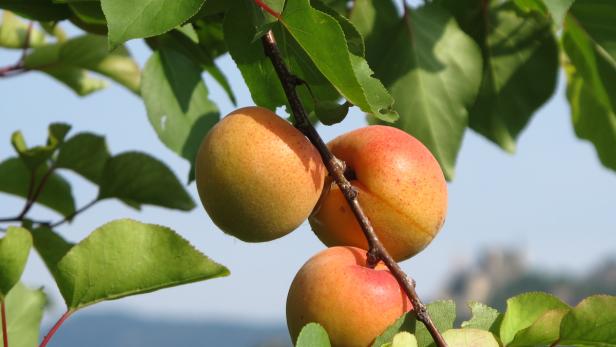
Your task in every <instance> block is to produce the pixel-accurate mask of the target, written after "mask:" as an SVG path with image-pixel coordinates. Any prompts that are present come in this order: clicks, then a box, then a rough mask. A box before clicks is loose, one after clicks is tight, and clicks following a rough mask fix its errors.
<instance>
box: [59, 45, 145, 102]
mask: <svg viewBox="0 0 616 347" xmlns="http://www.w3.org/2000/svg"><path fill="white" fill-rule="evenodd" d="M59 58H60V61H62V62H66V63H67V64H70V65H71V66H77V67H80V68H83V69H86V70H90V71H93V72H97V73H99V74H101V75H104V76H106V77H109V78H111V79H112V80H114V81H116V82H117V83H119V84H121V85H123V86H125V87H126V88H128V89H129V90H131V91H133V92H135V93H139V83H140V79H141V71H140V70H139V66H138V65H137V62H136V61H135V60H134V59H133V58H132V57H131V56H130V53H129V52H128V50H127V49H126V47H124V46H118V47H117V48H115V49H114V50H112V51H109V50H108V49H107V42H106V39H105V37H104V36H99V35H83V36H78V37H75V38H72V39H70V40H68V41H67V42H66V43H64V44H63V46H62V49H61V52H60V57H59Z"/></svg>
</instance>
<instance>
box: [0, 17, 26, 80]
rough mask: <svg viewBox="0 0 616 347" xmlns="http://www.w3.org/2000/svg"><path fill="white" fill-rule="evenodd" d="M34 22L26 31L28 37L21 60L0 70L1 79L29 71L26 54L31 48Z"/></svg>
mask: <svg viewBox="0 0 616 347" xmlns="http://www.w3.org/2000/svg"><path fill="white" fill-rule="evenodd" d="M33 25H34V22H30V24H29V25H28V30H27V31H26V37H25V38H24V46H23V47H22V50H21V56H20V58H19V60H18V61H17V62H16V63H15V64H12V65H9V66H5V67H2V68H0V77H10V76H15V75H19V74H21V73H24V72H26V71H28V68H26V67H25V65H24V61H25V60H26V54H27V53H28V48H30V37H31V36H32V26H33Z"/></svg>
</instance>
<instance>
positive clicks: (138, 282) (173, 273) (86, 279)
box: [52, 219, 229, 311]
mask: <svg viewBox="0 0 616 347" xmlns="http://www.w3.org/2000/svg"><path fill="white" fill-rule="evenodd" d="M52 274H54V277H55V279H56V282H57V283H58V286H59V288H60V293H61V294H62V296H63V297H64V300H65V301H66V305H67V306H68V308H69V310H71V311H74V310H77V309H80V308H83V307H86V306H89V305H92V304H95V303H97V302H100V301H103V300H115V299H120V298H123V297H126V296H129V295H137V294H143V293H148V292H152V291H155V290H159V289H163V288H167V287H172V286H177V285H181V284H186V283H192V282H197V281H203V280H207V279H211V278H215V277H221V276H226V275H228V274H229V270H227V269H226V268H225V267H224V266H222V265H219V264H217V263H215V262H213V261H212V260H210V259H209V258H208V257H206V256H205V255H203V254H202V253H201V252H199V251H198V250H196V249H195V248H194V247H193V246H192V245H190V243H188V241H186V240H185V239H183V238H182V237H180V236H179V235H178V234H176V233H175V232H174V231H173V230H171V229H169V228H166V227H163V226H159V225H153V224H143V223H139V222H136V221H133V220H128V219H123V220H116V221H113V222H110V223H107V224H105V225H103V226H102V227H100V228H98V229H96V230H95V231H93V232H92V233H91V234H90V235H89V236H88V237H87V238H85V239H84V240H82V241H81V242H79V243H78V244H76V245H75V246H73V247H72V248H71V249H70V250H69V251H68V252H66V254H65V255H64V256H63V257H62V258H61V259H60V260H59V261H58V262H57V263H56V266H55V271H52ZM92 278H96V281H92V280H91V279H92Z"/></svg>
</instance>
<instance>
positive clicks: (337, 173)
mask: <svg viewBox="0 0 616 347" xmlns="http://www.w3.org/2000/svg"><path fill="white" fill-rule="evenodd" d="M255 1H257V0H255ZM261 41H262V43H263V48H264V50H265V54H266V55H267V56H268V57H269V58H270V60H271V62H272V65H273V66H274V69H275V70H276V73H277V75H278V78H279V79H280V82H281V83H282V87H283V89H284V92H285V94H286V96H287V99H288V101H289V105H290V107H291V110H292V111H293V116H294V119H295V127H296V128H297V129H298V130H300V131H301V132H302V133H303V134H304V135H306V137H307V138H308V139H309V140H310V142H312V144H313V145H314V146H315V147H316V148H317V150H318V151H319V154H320V155H321V158H322V159H323V163H324V164H325V166H326V167H327V171H328V172H329V174H330V176H332V177H333V179H334V181H335V182H336V184H337V185H338V186H339V187H340V190H341V191H342V193H343V195H344V197H345V198H346V200H347V202H348V204H349V206H350V208H351V210H352V211H353V214H354V215H355V217H356V219H357V221H358V222H359V225H360V226H361V229H362V231H363V232H364V235H365V236H366V239H367V241H368V247H369V248H368V252H367V258H368V266H371V267H374V266H376V264H377V263H378V262H379V260H380V261H383V263H384V264H385V265H386V266H387V268H389V270H390V271H391V273H392V274H393V275H394V276H395V277H396V279H397V280H398V283H400V285H401V286H402V288H403V289H404V292H405V293H406V295H407V296H408V297H409V299H410V301H411V303H412V304H413V312H414V313H415V315H416V317H417V320H419V321H420V322H422V323H423V324H424V325H425V326H426V328H427V329H428V331H429V332H430V335H432V338H433V339H434V342H435V343H436V345H437V346H439V347H446V346H447V343H446V342H445V339H443V336H442V335H441V334H440V332H439V331H438V329H437V328H436V326H435V325H434V322H433V321H432V319H431V318H430V315H429V314H428V311H427V309H426V306H425V305H424V304H423V303H422V302H421V300H420V299H419V296H418V295H417V292H416V291H415V282H414V281H413V280H412V279H411V278H410V277H409V276H408V275H407V274H406V273H404V271H402V269H401V268H400V266H399V265H398V263H396V261H395V260H394V259H393V258H392V257H391V255H390V254H389V253H388V252H387V250H386V249H385V247H383V244H382V243H381V241H380V240H379V239H378V237H377V235H376V233H375V232H374V228H373V227H372V224H371V223H370V221H369V220H368V217H367V216H366V214H365V213H364V211H363V210H362V208H361V206H360V205H359V201H358V200H357V195H358V191H357V190H356V189H355V188H354V187H353V186H352V185H351V183H350V182H349V181H348V180H347V178H346V177H345V176H344V172H345V166H346V165H345V164H344V162H343V161H341V160H340V159H338V158H336V157H335V156H334V155H333V154H332V153H331V152H330V150H329V148H327V145H325V142H323V139H322V138H321V136H319V133H318V132H317V131H316V130H315V128H314V127H313V126H312V124H311V123H310V121H309V119H308V115H307V114H306V111H305V110H304V107H303V106H302V103H301V101H300V99H299V96H298V95H297V92H296V90H295V88H296V87H297V86H298V85H300V84H301V79H299V78H297V77H296V76H294V75H293V74H291V72H290V71H289V70H288V68H287V66H286V65H285V63H284V60H283V59H282V56H281V54H280V51H279V50H278V46H277V45H276V40H275V38H274V33H273V32H272V31H271V30H270V31H268V32H267V34H266V35H265V36H263V37H262V38H261Z"/></svg>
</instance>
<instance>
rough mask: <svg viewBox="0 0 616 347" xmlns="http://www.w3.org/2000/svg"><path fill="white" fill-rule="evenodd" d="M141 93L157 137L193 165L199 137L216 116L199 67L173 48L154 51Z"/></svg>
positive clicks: (191, 176) (148, 63)
mask: <svg viewBox="0 0 616 347" xmlns="http://www.w3.org/2000/svg"><path fill="white" fill-rule="evenodd" d="M141 94H142V96H143V101H144V102H145V106H146V110H147V113H148V119H149V120H150V123H151V124H152V126H153V127H154V130H156V133H157V134H158V137H159V138H160V140H161V141H162V142H163V143H164V144H165V145H166V146H167V147H169V149H171V150H173V151H174V152H176V153H177V154H179V155H181V156H182V157H183V158H186V159H187V160H188V161H189V162H190V163H191V165H194V161H195V157H196V156H197V151H198V150H199V146H200V145H201V142H202V141H203V138H204V137H205V135H206V134H207V132H208V131H209V130H210V128H212V127H213V126H214V124H216V122H218V119H219V118H220V114H219V112H218V108H217V107H216V105H215V104H214V103H213V102H212V101H210V99H209V98H208V90H207V88H206V86H205V83H203V80H202V79H201V68H199V67H198V66H196V65H195V64H194V63H193V62H192V61H191V60H190V59H188V58H187V57H185V56H184V55H182V54H181V53H178V52H176V51H174V50H170V49H162V50H160V51H158V52H154V53H153V54H152V56H151V57H150V59H148V62H147V64H146V66H145V69H144V76H143V85H142V88H141ZM191 167H192V166H191ZM193 171H194V170H192V168H191V170H190V172H191V174H190V179H192V178H193V177H194V173H193Z"/></svg>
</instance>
